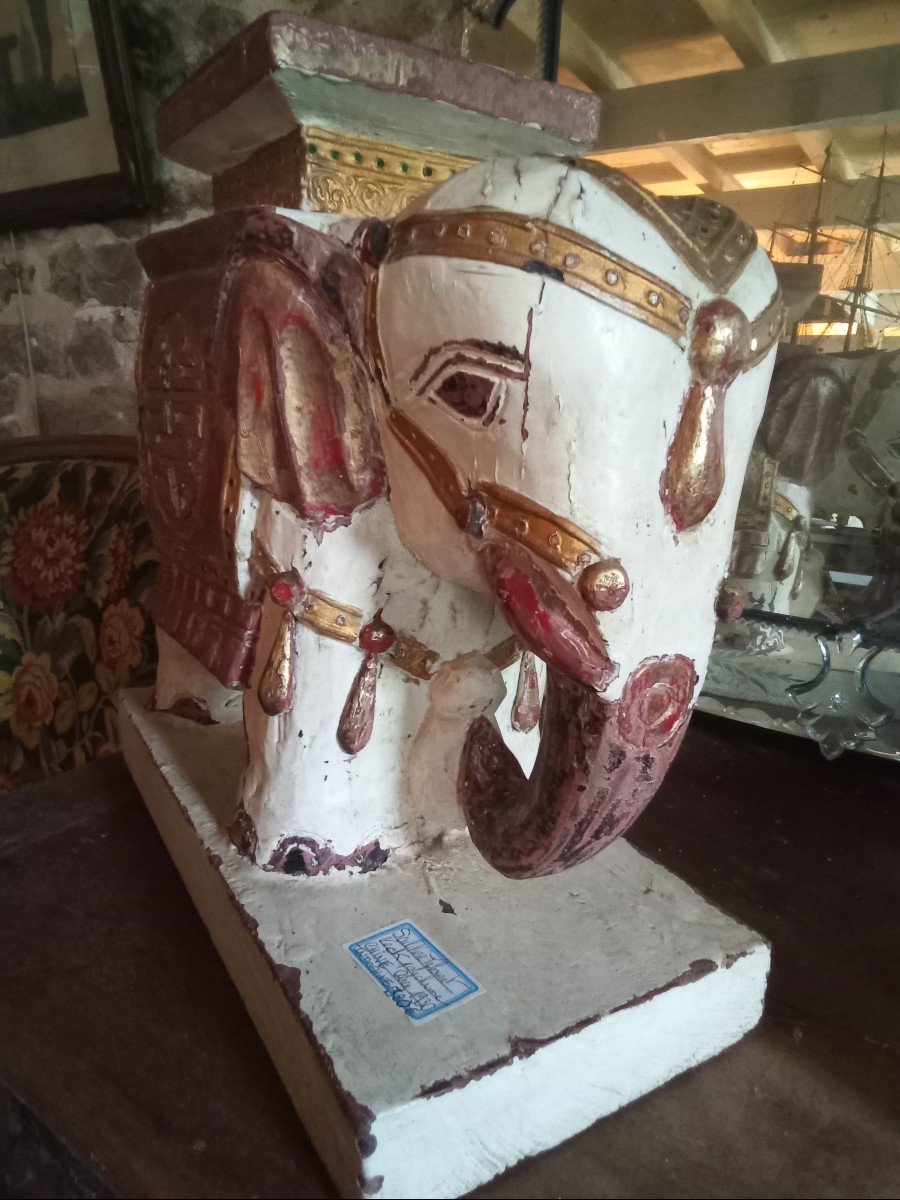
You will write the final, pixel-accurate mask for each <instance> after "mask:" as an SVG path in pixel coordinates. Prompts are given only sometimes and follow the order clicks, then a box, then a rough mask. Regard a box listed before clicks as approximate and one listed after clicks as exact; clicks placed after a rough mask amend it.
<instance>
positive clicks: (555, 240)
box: [385, 212, 691, 341]
mask: <svg viewBox="0 0 900 1200" xmlns="http://www.w3.org/2000/svg"><path fill="white" fill-rule="evenodd" d="M417 254H422V255H439V256H442V257H447V258H463V259H470V260H477V261H482V262H495V263H500V264H502V265H503V266H508V267H518V268H519V269H521V270H534V271H538V272H539V271H541V270H542V269H543V270H544V271H545V272H547V273H548V274H551V275H552V277H555V278H557V279H558V280H559V281H560V282H562V283H564V284H566V285H567V286H568V287H571V288H575V289H576V290H577V291H581V292H585V293H586V294H587V295H589V296H592V297H593V298H594V299H595V300H599V301H601V302H602V303H604V304H609V305H612V306H613V307H614V308H618V309H620V310H621V311H622V312H625V313H627V314H628V315H629V316H633V317H636V318H637V319H638V320H639V321H643V322H644V323H645V324H646V325H650V326H651V327H652V328H653V329H657V330H659V332H660V333H664V334H666V336H667V337H670V338H673V339H674V340H676V341H678V340H680V339H681V338H682V337H683V336H684V333H685V330H686V328H687V323H688V321H689V320H690V315H691V307H690V304H689V302H688V299H687V297H686V296H683V295H682V294H681V292H678V291H676V290H675V289H674V288H672V287H670V286H669V284H667V283H664V282H663V281H662V280H661V279H658V278H657V277H656V276H655V275H651V274H650V273H649V272H647V271H644V270H641V269H640V268H638V267H636V266H634V265H633V264H632V263H629V262H626V261H625V260H624V259H621V258H619V257H617V256H616V255H615V254H613V253H612V252H611V251H609V250H603V249H601V248H600V247H599V246H597V245H596V243H594V242H592V241H590V240H589V239H588V238H584V237H581V236H580V234H577V233H573V232H572V230H570V229H563V228H562V227H561V226H559V225H553V224H551V223H550V222H549V221H541V220H539V219H537V218H529V217H522V216H519V215H518V214H516V213H507V212H423V213H415V214H412V215H411V216H409V217H406V218H401V219H400V220H399V221H398V222H397V223H396V225H395V226H394V231H393V236H392V238H391V246H390V249H389V250H388V254H387V258H386V260H385V261H386V262H388V263H390V262H397V261H398V260H400V259H403V258H408V257H410V256H412V255H417Z"/></svg>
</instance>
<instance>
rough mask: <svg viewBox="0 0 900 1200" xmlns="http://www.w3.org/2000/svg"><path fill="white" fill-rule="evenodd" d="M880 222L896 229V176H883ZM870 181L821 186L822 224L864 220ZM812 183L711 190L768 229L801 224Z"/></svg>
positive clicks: (811, 204) (899, 186)
mask: <svg viewBox="0 0 900 1200" xmlns="http://www.w3.org/2000/svg"><path fill="white" fill-rule="evenodd" d="M885 184H886V186H885V188H884V195H883V202H882V206H881V219H880V224H882V225H887V226H892V227H895V228H896V229H898V230H900V176H886V177H885ZM874 186H875V185H874V181H872V182H871V183H867V184H864V185H863V186H856V187H840V186H838V185H835V186H833V187H830V188H825V191H824V194H823V196H822V213H821V220H822V224H823V225H825V226H833V227H835V228H839V227H841V226H843V225H844V224H845V222H848V221H850V222H859V223H862V222H864V221H865V220H866V217H867V214H868V210H869V206H870V204H871V202H872V194H873V189H874ZM817 191H818V187H817V185H816V184H814V183H812V184H794V185H792V186H786V187H771V188H745V189H742V190H741V191H724V192H717V193H715V194H714V198H715V199H716V200H720V201H721V202H722V204H727V205H728V207H729V208H733V209H734V211H735V212H736V213H737V214H738V216H739V217H741V218H742V219H743V220H744V221H746V222H747V224H748V225H751V226H752V227H753V228H754V229H771V228H772V225H773V223H774V224H779V225H797V226H799V227H804V226H805V225H806V224H807V222H808V221H809V219H810V217H811V215H812V213H813V210H814V209H815V205H816V193H817Z"/></svg>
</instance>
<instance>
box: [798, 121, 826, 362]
mask: <svg viewBox="0 0 900 1200" xmlns="http://www.w3.org/2000/svg"><path fill="white" fill-rule="evenodd" d="M830 158H831V142H829V143H828V145H827V146H826V147H825V158H824V159H823V161H822V168H821V170H820V171H819V184H818V187H817V188H816V207H815V209H814V210H813V215H812V217H811V218H810V221H809V224H808V225H807V229H808V230H809V241H808V242H807V244H806V262H807V265H809V266H814V265H815V262H816V255H817V254H818V252H819V230H820V229H821V227H822V198H823V196H824V193H825V177H826V175H827V174H828V163H829V160H830ZM801 324H802V322H801V321H795V322H794V326H793V329H792V330H791V342H792V343H793V344H796V343H797V341H798V339H799V336H800V325H801Z"/></svg>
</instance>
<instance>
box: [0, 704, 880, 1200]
mask: <svg viewBox="0 0 900 1200" xmlns="http://www.w3.org/2000/svg"><path fill="white" fill-rule="evenodd" d="M630 840H631V841H632V842H633V843H634V844H635V845H636V846H637V847H638V848H639V849H641V850H642V851H645V852H646V853H649V854H651V855H652V856H653V857H654V858H656V859H658V860H659V861H660V862H662V863H664V864H665V866H667V867H669V868H670V869H672V870H674V871H675V872H677V873H678V874H679V875H680V876H681V877H682V878H684V879H686V880H687V881H688V882H689V883H691V884H692V885H693V886H695V887H696V888H697V889H698V890H699V891H700V892H702V893H703V894H704V895H705V896H706V897H708V898H709V899H710V900H712V901H713V902H715V903H717V904H719V905H720V906H721V907H723V908H725V909H727V910H728V911H729V912H731V913H732V914H733V915H734V916H736V917H738V918H740V919H741V920H743V921H745V922H746V923H747V924H749V925H751V926H752V927H754V928H755V929H757V930H759V931H760V932H761V933H763V934H764V935H765V936H766V937H767V938H769V940H770V941H771V942H772V948H773V967H772V974H771V979H770V985H769V992H768V1001H767V1008H766V1015H765V1017H764V1019H763V1022H762V1024H761V1025H760V1027H759V1028H758V1029H757V1030H756V1031H755V1032H754V1033H752V1034H751V1035H750V1036H749V1037H748V1038H746V1039H745V1040H744V1041H743V1042H742V1043H741V1044H740V1045H738V1046H737V1047H735V1048H733V1049H731V1050H729V1051H727V1052H726V1053H725V1054H723V1055H722V1056H720V1057H719V1058H718V1059H715V1060H713V1061H712V1062H709V1063H707V1064H705V1065H704V1066H702V1067H700V1068H698V1069H697V1070H695V1071H693V1072H690V1073H689V1074H687V1075H684V1076H681V1077H680V1078H679V1079H676V1080H674V1081H673V1082H672V1083H670V1084H668V1085H666V1086H665V1087H664V1088H662V1089H660V1090H659V1091H658V1092H656V1093H654V1094H652V1095H650V1096H648V1097H646V1098H644V1099H643V1100H641V1101H639V1102H638V1103H636V1104H633V1105H631V1106H630V1107H629V1108H628V1109H626V1110H624V1111H622V1112H620V1113H617V1114H615V1115H614V1116H612V1117H609V1118H607V1119H606V1120H604V1121H601V1122H599V1123H598V1124H597V1125H595V1126H593V1127H592V1128H591V1129H589V1130H587V1131H586V1132H585V1133H583V1134H581V1135H580V1136H578V1137H576V1138H574V1139H572V1141H570V1142H568V1143H566V1144H565V1145H564V1146H562V1147H560V1148H559V1149H557V1150H554V1151H551V1152H549V1153H547V1154H545V1155H542V1156H541V1157H539V1158H537V1159H534V1160H532V1161H530V1162H527V1163H524V1164H522V1165H520V1166H519V1167H517V1168H515V1169H514V1170H512V1171H510V1172H508V1173H507V1174H506V1175H504V1176H503V1177H501V1178H500V1179H499V1180H496V1181H494V1182H493V1183H492V1184H489V1185H487V1186H486V1187H484V1188H482V1189H481V1190H480V1192H479V1193H477V1194H478V1195H479V1196H483V1197H485V1198H487V1197H544V1196H559V1197H584V1196H595V1197H606V1196H618V1197H632V1196H633V1197H641V1196H673V1197H674V1196H735V1197H737V1196H740V1197H745V1196H773V1195H778V1196H785V1197H788V1196H868V1197H871V1196H896V1195H897V1194H898V1192H900V967H898V961H900V958H898V948H900V936H898V930H900V870H898V856H900V771H898V769H897V767H896V766H893V765H891V764H889V763H886V762H883V761H878V760H875V759H873V758H869V757H867V756H864V755H856V754H848V755H845V756H844V757H843V758H841V759H840V760H838V761H837V762H835V763H830V764H829V763H826V762H825V761H824V760H823V759H822V758H821V757H820V755H819V753H818V751H817V749H816V747H815V746H813V745H812V744H811V743H808V742H804V741H802V740H800V739H794V738H790V737H787V736H785V735H779V734H773V733H767V732H763V731H760V730H755V729H751V728H749V727H746V726H740V725H737V724H734V723H731V722H727V721H721V720H718V719H717V718H714V717H705V716H703V715H697V716H695V718H694V720H693V723H692V726H691V729H690V730H689V732H688V735H687V737H686V739H685V742H684V746H683V749H682V751H681V753H680V754H679V756H678V758H677V759H676V762H675V765H674V766H673V768H672V770H671V772H670V775H669V778H668V779H667V781H666V783H665V784H664V786H663V788H662V789H661V791H660V793H659V795H658V796H657V798H656V799H655V801H654V802H653V803H652V804H651V805H650V808H649V809H648V810H647V812H646V813H645V814H644V816H642V817H641V819H640V821H639V822H638V824H637V825H636V826H635V828H634V830H633V832H632V835H631V836H630ZM0 914H2V921H0V964H2V965H0V1079H2V1080H3V1081H5V1083H6V1085H7V1088H8V1092H7V1093H6V1094H5V1095H0V1195H10V1196H47V1197H49V1196H53V1197H56V1196H103V1195H110V1194H113V1195H118V1196H186V1197H187V1196H209V1197H226V1196H298V1197H324V1196H331V1195H333V1192H332V1189H331V1187H330V1184H329V1181H328V1179H327V1177H326V1175H325V1172H324V1170H323V1168H322V1166H321V1164H320V1163H319V1160H318V1159H317V1157H316V1155H315V1153H314V1151H313V1150H312V1148H311V1145H310V1143H309V1140H308V1138H307V1137H306V1134H305V1133H304V1130H303V1128H302V1126H301V1125H300V1122H299V1120H298V1119H297V1117H296V1116H295V1114H294V1111H293V1109H292V1108H291V1105H290V1103H289V1101H288V1099H287V1095H286V1093H285V1092H284V1090H283V1088H282V1086H281V1084H280V1082H279V1079H278V1077H277V1075H276V1074H275V1070H274V1068H273V1067H272V1065H271V1063H270V1062H269V1059H268V1057H267V1055H266V1052H265V1050H264V1048H263V1046H262V1044H261V1042H260V1041H259V1039H258V1037H257V1035H256V1032H255V1030H254V1027H253V1025H252V1024H251V1022H250V1020H249V1018H248V1017H247V1015H246V1013H245V1011H244V1009H243V1006H242V1004H241V1001H240V999H239V997H238V995H237V992H236V991H235V989H234V987H233V986H232V984H231V982H230V980H229V978H228V975H227V974H226V972H225V969H224V967H223V966H222V964H221V963H220V961H219V958H218V956H217V954H216V952H215V950H214V948H213V946H212V944H211V942H210V941H209V939H208V937H207V934H206V931H205V929H204V927H203V925H202V923H201V922H200V919H199V917H198V916H197V914H196V913H195V911H194V909H193V907H192V906H191V902H190V900H189V898H188V896H187V893H186V892H185V890H184V888H183V886H182V884H181V881H180V879H179V877H178V874H177V872H176V871H175V868H174V867H173V866H172V864H171V863H170V861H169V859H168V856H167V854H166V852H165V849H164V847H163V845H162V843H161V841H160V840H159V838H158V836H157V834H156V831H155V829H154V827H153V825H152V823H151V821H150V819H149V817H148V816H147V814H146V812H145V810H144V808H143V805H142V803H141V800H140V797H139V795H138V793H137V791H136V789H135V788H134V786H133V784H132V783H131V780H130V779H129V777H128V774H127V772H126V769H125V766H124V764H123V762H122V760H121V759H120V758H118V757H116V758H111V759H107V760H104V761H101V762H98V763H94V764H92V765H90V766H88V767H83V768H81V769H80V770H78V771H74V772H71V773H69V774H67V775H64V776H61V777H59V778H57V779H55V780H53V781H52V782H49V783H46V784H41V785H38V786H36V787H34V788H32V789H30V790H28V791H25V792H23V793H21V794H20V795H17V796H12V797H3V798H2V799H0ZM16 1098H17V1099H16Z"/></svg>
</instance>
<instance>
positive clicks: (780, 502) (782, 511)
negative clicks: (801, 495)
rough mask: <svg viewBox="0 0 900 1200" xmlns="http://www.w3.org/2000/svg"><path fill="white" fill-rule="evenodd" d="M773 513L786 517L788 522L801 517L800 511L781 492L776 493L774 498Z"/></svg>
mask: <svg viewBox="0 0 900 1200" xmlns="http://www.w3.org/2000/svg"><path fill="white" fill-rule="evenodd" d="M772 511H773V512H777V513H778V515H779V517H784V519H785V520H786V521H795V520H796V519H797V517H799V516H800V510H799V509H798V508H797V507H796V505H794V504H792V503H791V502H790V500H788V498H787V496H783V495H782V494H781V492H776V493H775V495H774V496H773V497H772Z"/></svg>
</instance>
